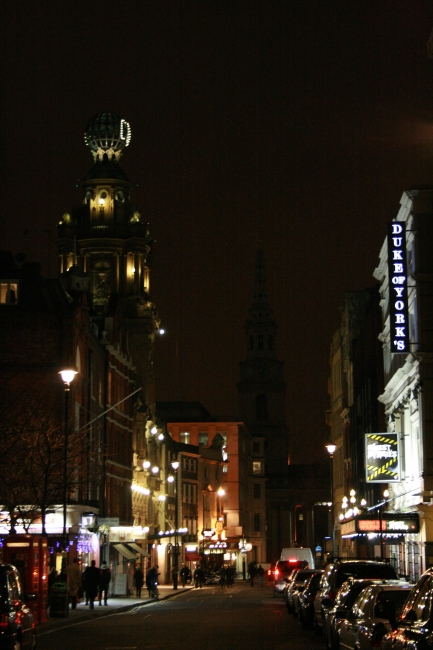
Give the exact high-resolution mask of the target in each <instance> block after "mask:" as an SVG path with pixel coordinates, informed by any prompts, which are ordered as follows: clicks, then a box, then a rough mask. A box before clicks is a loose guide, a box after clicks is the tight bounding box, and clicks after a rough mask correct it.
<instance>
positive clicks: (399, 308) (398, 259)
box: [388, 221, 410, 354]
mask: <svg viewBox="0 0 433 650" xmlns="http://www.w3.org/2000/svg"><path fill="white" fill-rule="evenodd" d="M388 274H389V318H390V341H391V352H393V353H394V354H398V353H400V354H406V353H407V352H409V345H410V343H409V317H408V308H407V270H406V232H405V223H404V221H393V222H392V223H389V224H388Z"/></svg>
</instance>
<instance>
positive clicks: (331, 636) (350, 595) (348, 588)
mask: <svg viewBox="0 0 433 650" xmlns="http://www.w3.org/2000/svg"><path fill="white" fill-rule="evenodd" d="M373 582H374V581H373V580H355V579H354V578H349V580H346V582H343V584H342V585H341V587H340V589H339V590H338V592H337V595H336V596H335V601H334V606H333V607H332V609H330V610H329V612H328V615H327V617H326V622H325V627H324V628H323V635H324V637H325V646H326V647H327V648H328V650H337V648H338V646H339V644H340V639H339V636H338V630H339V629H340V626H341V623H342V622H343V621H344V619H345V618H347V614H348V613H349V612H350V610H351V609H352V606H353V604H354V602H355V600H356V599H357V598H358V596H359V594H360V593H361V591H362V590H363V589H365V588H366V587H368V586H369V585H371V584H373Z"/></svg>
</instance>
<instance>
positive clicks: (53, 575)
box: [48, 566, 57, 606]
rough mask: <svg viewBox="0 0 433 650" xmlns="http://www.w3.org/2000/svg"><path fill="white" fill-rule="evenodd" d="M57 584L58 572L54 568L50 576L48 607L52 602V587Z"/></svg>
mask: <svg viewBox="0 0 433 650" xmlns="http://www.w3.org/2000/svg"><path fill="white" fill-rule="evenodd" d="M55 582H57V571H56V568H55V567H53V566H52V567H51V569H50V572H49V574H48V606H49V605H50V600H51V587H52V586H53V584H54V583H55Z"/></svg>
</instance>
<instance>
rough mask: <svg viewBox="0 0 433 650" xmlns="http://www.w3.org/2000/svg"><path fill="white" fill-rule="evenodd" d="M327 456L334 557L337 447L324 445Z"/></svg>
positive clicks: (333, 554) (333, 551)
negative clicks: (335, 459) (335, 463)
mask: <svg viewBox="0 0 433 650" xmlns="http://www.w3.org/2000/svg"><path fill="white" fill-rule="evenodd" d="M326 449H327V451H328V454H329V467H330V469H329V471H330V475H331V526H332V530H331V534H332V556H333V557H335V521H334V453H335V450H336V449H337V445H334V444H332V443H329V444H328V445H326Z"/></svg>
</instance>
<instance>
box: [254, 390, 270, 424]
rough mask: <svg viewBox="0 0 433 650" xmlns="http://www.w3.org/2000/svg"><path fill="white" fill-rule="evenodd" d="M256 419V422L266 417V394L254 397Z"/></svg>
mask: <svg viewBox="0 0 433 650" xmlns="http://www.w3.org/2000/svg"><path fill="white" fill-rule="evenodd" d="M256 419H257V421H258V422H266V420H267V419H268V398H267V396H266V395H263V394H262V395H257V397H256Z"/></svg>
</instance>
